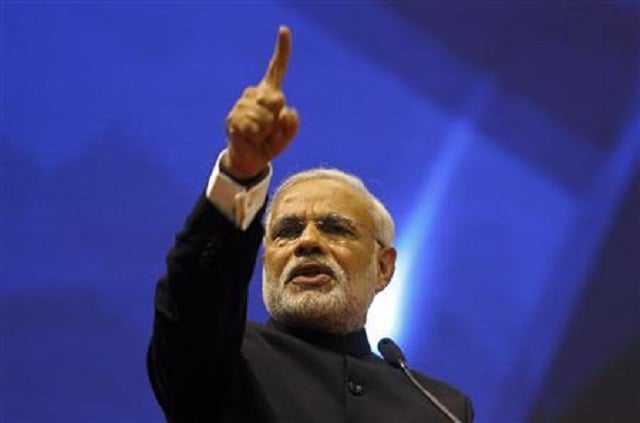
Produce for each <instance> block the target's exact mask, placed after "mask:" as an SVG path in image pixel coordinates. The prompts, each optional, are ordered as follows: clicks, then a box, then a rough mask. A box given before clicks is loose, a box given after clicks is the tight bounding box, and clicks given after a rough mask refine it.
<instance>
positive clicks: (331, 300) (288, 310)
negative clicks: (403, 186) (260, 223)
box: [262, 179, 395, 333]
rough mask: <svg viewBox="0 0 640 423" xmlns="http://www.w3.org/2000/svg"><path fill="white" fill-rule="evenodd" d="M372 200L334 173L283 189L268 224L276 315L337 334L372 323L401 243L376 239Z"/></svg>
mask: <svg viewBox="0 0 640 423" xmlns="http://www.w3.org/2000/svg"><path fill="white" fill-rule="evenodd" d="M369 207H370V206H369V203H368V202H367V200H366V199H365V198H363V196H362V194H360V193H359V192H358V191H356V190H355V189H354V188H351V187H350V186H349V185H346V184H345V183H343V182H340V181H336V180H332V179H313V180H308V181H303V182H299V183H296V184H295V185H293V186H291V187H289V188H287V189H286V190H285V191H284V192H282V193H281V195H280V196H279V197H278V199H277V202H276V203H274V204H273V207H272V214H271V224H270V227H269V228H267V231H268V232H267V234H266V241H265V253H264V267H263V285H262V289H263V296H264V301H265V304H266V306H267V309H268V310H269V312H270V313H271V315H272V316H273V317H274V318H275V319H276V320H279V321H281V322H283V323H286V324H289V325H293V326H300V327H306V328H310V329H317V330H323V331H328V332H333V333H346V332H351V331H354V330H357V329H359V328H361V327H363V326H364V323H365V320H366V314H367V310H368V308H369V305H370V304H371V301H372V300H373V297H374V295H375V293H376V292H377V291H380V290H382V289H383V288H384V287H385V286H386V284H387V283H388V282H389V279H390V278H391V275H392V274H393V265H394V262H395V250H393V248H382V247H380V246H379V245H378V242H377V241H376V240H375V238H374V235H373V219H372V217H371V214H370V211H369Z"/></svg>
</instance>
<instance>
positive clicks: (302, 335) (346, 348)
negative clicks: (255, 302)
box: [267, 318, 371, 357]
mask: <svg viewBox="0 0 640 423" xmlns="http://www.w3.org/2000/svg"><path fill="white" fill-rule="evenodd" d="M267 327H270V328H272V329H275V330H277V331H279V332H284V333H286V334H289V335H291V336H295V337H296V338H298V339H301V340H303V341H305V342H308V343H310V344H314V345H316V346H318V347H320V348H323V349H326V350H330V351H333V352H336V353H339V354H348V355H352V356H357V357H361V356H365V355H369V354H371V347H370V346H369V339H368V338H367V332H366V331H365V330H364V328H363V329H359V330H357V331H355V332H351V333H347V334H346V335H338V334H333V333H327V332H321V331H317V330H309V329H305V328H299V327H293V326H287V325H285V324H283V323H281V322H278V321H276V320H275V319H273V318H269V320H268V321H267Z"/></svg>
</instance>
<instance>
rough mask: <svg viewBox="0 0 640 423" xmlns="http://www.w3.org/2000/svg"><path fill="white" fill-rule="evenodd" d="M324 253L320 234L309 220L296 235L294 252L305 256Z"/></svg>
mask: <svg viewBox="0 0 640 423" xmlns="http://www.w3.org/2000/svg"><path fill="white" fill-rule="evenodd" d="M324 253H325V250H324V243H323V240H322V234H321V233H320V231H318V228H316V225H315V224H313V222H309V223H308V224H307V226H306V227H305V228H304V231H302V233H301V234H300V236H299V237H298V240H297V244H296V248H295V250H294V254H295V255H296V256H298V257H305V256H312V255H322V254H324Z"/></svg>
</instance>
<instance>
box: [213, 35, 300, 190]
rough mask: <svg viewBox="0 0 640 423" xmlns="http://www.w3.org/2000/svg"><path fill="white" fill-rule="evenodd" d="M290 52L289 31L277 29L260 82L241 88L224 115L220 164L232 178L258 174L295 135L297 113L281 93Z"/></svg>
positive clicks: (246, 177)
mask: <svg viewBox="0 0 640 423" xmlns="http://www.w3.org/2000/svg"><path fill="white" fill-rule="evenodd" d="M290 53H291V31H290V30H289V28H287V27H285V26H281V27H280V28H279V30H278V39H277V41H276V46H275V49H274V51H273V56H272V57H271V61H270V62H269V67H268V68H267V72H266V73H265V75H264V77H263V78H262V81H260V83H258V85H256V86H250V87H248V88H247V89H245V90H244V93H243V94H242V96H241V97H240V98H239V99H238V101H237V102H236V103H235V105H234V106H233V108H232V109H231V111H230V112H229V114H228V115H227V137H228V152H227V154H226V155H225V156H224V157H223V158H222V163H221V164H222V166H223V168H224V170H225V171H226V172H228V173H229V174H230V175H231V176H233V177H234V178H236V179H239V180H242V179H249V178H252V177H253V176H255V175H257V174H258V173H260V172H261V171H262V170H263V169H264V168H265V167H266V166H267V164H268V163H269V162H270V161H271V159H273V158H274V157H276V156H277V155H279V154H280V153H281V152H282V151H283V150H284V149H285V148H286V147H287V145H289V143H290V142H291V140H292V139H293V137H294V136H295V135H296V133H297V132H298V126H299V118H298V114H297V113H296V111H295V110H294V109H292V108H290V107H287V106H286V100H285V96H284V93H283V92H282V83H283V81H284V76H285V74H286V72H287V64H288V62H289V55H290Z"/></svg>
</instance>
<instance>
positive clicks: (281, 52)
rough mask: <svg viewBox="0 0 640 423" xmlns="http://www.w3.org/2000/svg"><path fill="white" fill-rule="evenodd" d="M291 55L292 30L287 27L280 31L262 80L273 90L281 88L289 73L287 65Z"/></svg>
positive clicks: (281, 28) (282, 27)
mask: <svg viewBox="0 0 640 423" xmlns="http://www.w3.org/2000/svg"><path fill="white" fill-rule="evenodd" d="M290 54H291V30H289V28H287V27H286V26H281V27H280V28H279V29H278V40H277V41H276V46H275V48H274V50H273V56H271V61H270V62H269V67H268V68H267V72H266V73H265V74H264V78H262V82H263V83H264V84H267V85H269V86H271V87H273V88H278V89H279V88H281V87H282V82H283V81H284V75H285V74H286V73H287V64H288V63H289V55H290Z"/></svg>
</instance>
